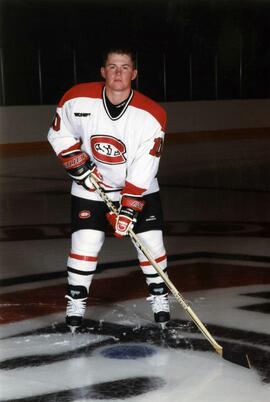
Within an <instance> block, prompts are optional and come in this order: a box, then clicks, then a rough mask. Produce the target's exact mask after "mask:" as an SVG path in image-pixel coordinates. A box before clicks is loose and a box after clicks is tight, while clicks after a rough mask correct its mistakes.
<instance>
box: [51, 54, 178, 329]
mask: <svg viewBox="0 0 270 402" xmlns="http://www.w3.org/2000/svg"><path fill="white" fill-rule="evenodd" d="M101 76H102V77H103V79H104V82H92V83H85V84H79V85H76V86H74V87H72V88H71V89H70V90H68V91H67V92H66V93H65V94H64V96H63V97H62V99H61V100H60V102H59V104H58V107H57V111H56V116H55V119H54V121H53V123H52V126H51V128H50V130H49V133H48V140H49V142H50V144H51V145H52V147H53V149H54V151H55V153H56V154H57V156H58V158H59V160H60V161H61V163H62V164H63V166H64V167H65V169H66V171H67V174H68V175H69V176H70V177H71V178H72V179H73V182H72V190H71V194H72V222H71V228H72V236H71V251H70V254H69V256H68V261H67V272H68V289H67V295H66V298H67V310H66V324H67V325H68V326H69V327H70V329H71V330H72V332H74V331H75V330H76V328H78V327H80V326H81V325H82V318H83V316H84V313H85V309H86V302H87V297H88V294H89V288H90V285H91V281H92V278H93V275H94V273H95V270H96V266H97V260H98V254H99V251H100V249H101V247H102V245H103V242H104V238H105V230H106V226H107V224H108V222H107V220H109V221H110V223H111V224H112V225H113V226H114V231H115V235H116V236H118V237H122V236H125V235H127V233H128V229H129V227H131V228H134V232H135V233H136V234H137V235H138V237H139V238H140V239H141V240H142V242H143V243H144V244H145V245H146V247H147V248H148V249H149V251H150V252H151V254H152V255H153V257H154V258H155V259H156V261H157V262H158V263H159V265H160V267H161V268H162V269H163V270H164V272H165V271H166V266H167V258H166V251H165V248H164V244H163V233H162V223H163V222H162V209H161V204H160V198H159V185H158V181H157V178H156V175H157V172H158V166H159V160H160V156H161V150H162V145H163V141H164V131H165V124H166V113H165V111H164V109H163V108H162V107H161V106H159V105H158V104H157V103H156V102H154V101H153V100H151V99H149V98H148V97H146V96H144V95H143V94H141V93H139V92H138V91H135V90H133V89H132V81H133V80H134V79H135V78H136V76H137V69H136V67H135V59H134V55H133V53H132V52H131V51H130V50H129V49H124V48H115V49H110V50H108V51H107V52H106V54H105V56H104V61H103V66H102V67H101ZM90 174H91V175H93V176H94V177H95V179H96V180H97V181H98V182H99V184H100V186H102V188H103V189H104V190H105V191H106V192H107V195H108V196H109V198H110V199H111V200H112V201H113V202H115V203H116V204H115V205H117V207H119V210H118V211H119V214H118V216H117V217H115V216H112V215H108V209H107V207H106V205H105V204H104V202H103V201H102V200H101V198H100V197H99V195H98V194H97V193H96V192H95V190H94V188H93V186H92V185H91V181H90V180H89V175H90ZM137 253H138V259H139V264H140V267H141V269H142V272H143V274H144V275H145V279H146V283H147V285H148V289H149V294H150V296H149V297H148V300H149V301H150V303H151V306H152V310H153V313H154V319H155V321H156V322H158V323H165V322H167V321H169V319H170V311H169V303H168V293H167V288H166V285H165V284H164V281H163V279H162V278H161V277H160V276H159V275H158V274H157V273H156V271H155V269H154V268H153V267H152V266H151V264H150V263H149V262H148V261H147V260H146V258H145V257H144V255H143V254H142V253H141V252H140V250H138V249H137Z"/></svg>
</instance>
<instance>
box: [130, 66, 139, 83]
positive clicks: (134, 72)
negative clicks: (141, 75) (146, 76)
mask: <svg viewBox="0 0 270 402" xmlns="http://www.w3.org/2000/svg"><path fill="white" fill-rule="evenodd" d="M137 75H138V70H137V69H136V68H135V69H134V70H133V72H132V78H131V80H132V81H133V80H135V78H136V77H137Z"/></svg>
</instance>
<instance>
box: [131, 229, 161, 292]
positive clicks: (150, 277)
mask: <svg viewBox="0 0 270 402" xmlns="http://www.w3.org/2000/svg"><path fill="white" fill-rule="evenodd" d="M138 237H139V239H140V240H141V241H142V243H143V245H144V246H145V247H146V249H147V250H148V251H149V252H150V254H151V255H152V257H153V258H154V259H155V261H156V262H157V263H158V264H159V266H160V268H161V269H162V271H163V272H166V269H167V255H166V250H165V247H164V243H163V235H162V231H161V230H151V231H149V232H143V233H139V234H138ZM137 252H138V259H139V263H140V267H141V269H142V271H143V273H144V275H145V278H146V283H147V285H148V286H149V285H151V284H160V283H162V282H164V281H163V279H162V278H161V276H160V275H159V274H158V273H157V271H156V270H155V268H154V267H153V266H152V265H151V263H150V262H149V261H148V260H147V258H146V257H145V256H144V254H143V253H142V252H141V251H140V250H139V249H138V248H137Z"/></svg>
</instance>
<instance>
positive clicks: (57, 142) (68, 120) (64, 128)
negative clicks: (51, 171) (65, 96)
mask: <svg viewBox="0 0 270 402" xmlns="http://www.w3.org/2000/svg"><path fill="white" fill-rule="evenodd" d="M71 108H72V105H71V104H70V103H69V102H67V103H64V104H63V105H61V101H60V102H59V105H58V107H57V109H56V114H55V117H54V120H53V122H52V125H51V127H50V129H49V132H48V141H49V143H50V144H51V146H52V148H53V149H54V151H55V153H56V155H59V154H60V153H61V152H62V151H64V150H66V149H69V148H72V147H74V146H76V145H78V144H79V143H80V136H79V135H78V134H77V132H76V127H75V125H74V124H72V111H71Z"/></svg>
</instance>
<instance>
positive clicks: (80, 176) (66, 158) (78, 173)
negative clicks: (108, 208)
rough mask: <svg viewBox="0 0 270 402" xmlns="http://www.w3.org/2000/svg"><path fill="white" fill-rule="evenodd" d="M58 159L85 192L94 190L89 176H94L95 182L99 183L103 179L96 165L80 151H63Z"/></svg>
mask: <svg viewBox="0 0 270 402" xmlns="http://www.w3.org/2000/svg"><path fill="white" fill-rule="evenodd" d="M59 159H60V160H61V162H62V164H63V165H64V167H65V169H66V171H67V173H68V175H69V176H70V177H71V178H72V179H73V180H75V181H76V182H77V183H78V184H80V185H82V186H83V187H84V188H86V189H87V190H90V191H94V190H95V189H94V187H93V185H92V183H91V180H90V178H89V175H90V174H91V175H93V176H94V178H95V179H96V181H97V182H101V181H102V179H103V178H102V175H101V174H100V173H99V171H98V169H97V167H96V165H95V164H94V163H93V162H92V161H91V160H90V158H89V156H88V155H87V154H86V153H85V152H83V151H82V150H81V149H78V150H70V151H63V152H61V154H60V155H59Z"/></svg>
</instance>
